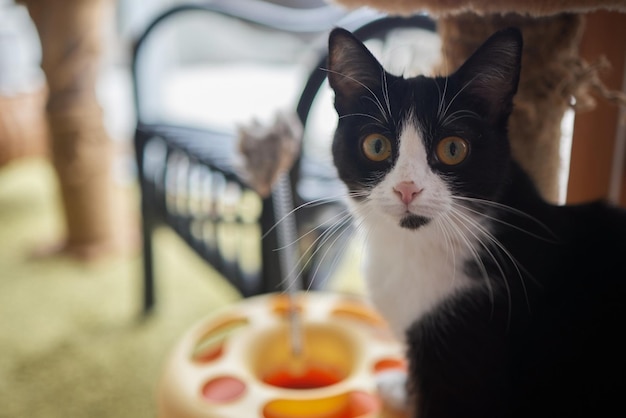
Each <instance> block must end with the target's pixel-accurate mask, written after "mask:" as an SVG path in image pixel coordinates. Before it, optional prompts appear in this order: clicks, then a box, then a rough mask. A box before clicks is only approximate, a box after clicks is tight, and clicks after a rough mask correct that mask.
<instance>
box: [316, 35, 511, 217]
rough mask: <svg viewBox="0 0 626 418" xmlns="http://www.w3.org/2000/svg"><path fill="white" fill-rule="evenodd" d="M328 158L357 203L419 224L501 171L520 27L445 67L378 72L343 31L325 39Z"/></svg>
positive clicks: (491, 187) (491, 183)
mask: <svg viewBox="0 0 626 418" xmlns="http://www.w3.org/2000/svg"><path fill="white" fill-rule="evenodd" d="M329 47H330V48H329V62H328V69H329V74H328V77H329V82H330V85H331V87H332V88H333V90H334V91H335V108H336V110H337V113H338V115H339V123H338V127H337V131H336V133H335V138H334V141H333V158H334V162H335V165H336V167H337V169H338V172H339V176H340V177H341V179H342V180H343V181H344V183H345V184H346V185H347V186H348V188H349V190H350V192H351V196H352V199H353V201H354V203H355V204H356V205H355V207H356V208H357V210H359V211H363V212H368V213H373V214H380V215H381V216H382V217H383V218H385V219H388V220H391V221H392V222H393V223H394V224H397V225H399V226H401V227H403V228H406V229H418V228H419V227H421V226H423V225H425V224H428V223H429V222H430V221H432V220H434V219H436V218H437V217H438V216H441V215H442V214H443V215H444V216H445V214H446V213H448V212H449V211H450V210H451V208H453V207H454V206H455V205H467V204H468V203H467V202H469V200H468V199H467V198H469V199H486V200H497V197H498V193H499V190H500V189H501V187H502V185H503V183H504V182H506V181H507V177H506V176H507V169H508V166H509V159H510V153H509V144H508V139H507V130H506V126H507V120H508V116H509V114H510V112H511V109H512V99H513V96H514V94H515V91H516V89H517V83H518V78H519V70H520V55H521V36H520V34H519V32H518V31H517V30H506V31H502V32H498V33H497V34H495V35H494V36H492V37H491V38H490V39H489V40H487V42H486V43H485V44H484V45H483V46H482V47H481V48H479V49H478V51H477V52H476V53H475V54H474V55H473V56H472V57H470V58H469V59H468V61H467V62H466V63H465V64H464V65H463V66H462V67H461V68H460V69H459V70H457V72H455V73H454V74H452V75H450V76H449V77H436V78H428V77H423V76H419V77H415V78H410V79H404V78H401V77H397V76H394V75H391V74H389V73H387V72H386V71H385V70H384V69H383V68H382V66H381V65H380V64H379V63H378V61H377V60H376V59H375V58H374V57H373V56H372V55H371V53H370V52H369V51H368V50H367V49H366V47H365V46H364V45H363V44H362V43H361V42H360V41H358V40H357V39H356V38H354V37H353V36H352V35H351V34H350V33H349V32H347V31H344V30H342V29H336V30H334V31H333V32H332V33H331V36H330V40H329Z"/></svg>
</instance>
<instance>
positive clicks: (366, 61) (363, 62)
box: [328, 28, 384, 114]
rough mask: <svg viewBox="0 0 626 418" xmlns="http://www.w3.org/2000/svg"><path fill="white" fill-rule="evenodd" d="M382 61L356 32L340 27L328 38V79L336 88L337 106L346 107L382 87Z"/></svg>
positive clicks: (341, 108)
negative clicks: (359, 38) (352, 32)
mask: <svg viewBox="0 0 626 418" xmlns="http://www.w3.org/2000/svg"><path fill="white" fill-rule="evenodd" d="M383 71H384V70H383V67H382V65H381V64H380V63H379V62H378V60H377V59H376V58H375V57H374V55H372V53H371V52H370V51H369V50H368V49H367V47H366V46H365V45H364V44H363V43H362V42H361V41H360V40H358V39H357V38H356V37H355V36H354V35H352V34H351V33H350V32H348V31H347V30H345V29H341V28H336V29H334V30H333V31H332V32H331V33H330V37H329V38H328V82H329V83H330V86H331V88H332V89H333V90H334V91H335V107H336V109H337V111H338V112H339V113H340V114H341V113H342V111H343V110H344V109H345V108H346V106H349V105H350V103H352V102H353V101H355V100H358V99H359V98H360V97H362V96H364V95H368V94H369V95H371V94H372V92H373V91H378V90H379V89H380V87H381V77H382V72H383Z"/></svg>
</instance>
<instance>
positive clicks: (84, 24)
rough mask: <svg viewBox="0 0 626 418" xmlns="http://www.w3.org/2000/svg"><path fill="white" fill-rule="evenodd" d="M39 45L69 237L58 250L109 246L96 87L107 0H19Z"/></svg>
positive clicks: (108, 180) (106, 166) (85, 252)
mask: <svg viewBox="0 0 626 418" xmlns="http://www.w3.org/2000/svg"><path fill="white" fill-rule="evenodd" d="M22 2H23V3H25V5H26V6H27V8H28V11H29V13H30V15H31V18H32V19H33V22H34V23H35V26H36V28H37V31H38V32H39V37H40V41H41V45H42V68H43V70H44V72H45V75H46V79H47V82H48V89H49V98H48V102H47V108H46V111H47V119H48V124H49V127H50V133H51V149H52V157H53V158H52V159H53V165H54V168H55V171H56V173H57V177H58V180H59V186H60V194H61V201H62V204H63V208H64V215H65V224H66V226H67V238H66V242H65V244H64V245H63V247H62V250H63V251H65V252H67V253H70V254H73V255H77V256H79V257H81V258H93V257H97V256H99V255H101V254H105V253H108V252H110V251H111V249H112V248H113V247H114V244H115V240H114V237H115V230H114V221H113V218H112V201H113V196H114V194H113V183H112V176H111V170H112V166H111V162H112V156H113V147H112V143H111V141H110V139H109V136H108V135H107V132H106V131H105V128H104V125H103V120H102V109H101V108H100V105H99V103H98V100H97V97H96V91H95V85H96V77H97V75H98V69H99V65H100V62H99V59H100V55H101V50H102V44H103V40H102V36H103V30H102V29H103V28H102V17H103V14H104V11H105V6H106V3H107V2H108V0H89V1H84V0H55V1H43V0H22Z"/></svg>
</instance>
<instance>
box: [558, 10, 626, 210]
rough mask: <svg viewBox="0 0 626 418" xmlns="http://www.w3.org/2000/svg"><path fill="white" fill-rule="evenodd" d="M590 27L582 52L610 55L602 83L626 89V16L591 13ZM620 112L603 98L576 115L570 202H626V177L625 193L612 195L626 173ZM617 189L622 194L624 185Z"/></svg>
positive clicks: (587, 56)
mask: <svg viewBox="0 0 626 418" xmlns="http://www.w3.org/2000/svg"><path fill="white" fill-rule="evenodd" d="M586 25H587V26H586V29H585V32H584V35H583V38H582V41H581V45H580V55H581V56H582V57H583V58H584V59H586V60H587V61H588V62H593V61H595V60H596V59H598V58H599V57H600V56H602V55H604V56H606V57H607V58H608V60H609V61H610V62H611V69H610V71H608V72H607V73H606V74H605V75H604V74H603V76H602V81H603V82H604V83H605V85H606V86H607V87H608V88H609V89H611V90H622V89H623V88H624V85H623V84H624V74H625V71H626V68H625V63H626V14H621V13H612V12H604V11H603V12H594V13H591V14H589V15H588V16H587V23H586ZM619 113H620V110H619V107H618V106H617V105H615V104H613V103H609V102H607V101H606V100H604V99H601V98H598V99H597V106H596V107H595V109H594V110H592V111H590V112H582V113H580V114H577V115H576V119H575V121H574V136H573V142H572V153H571V162H570V174H569V184H568V190H567V202H568V203H580V202H586V201H590V200H596V199H608V198H611V200H614V201H617V202H621V204H622V205H625V206H626V193H624V191H625V190H626V189H624V187H626V179H624V180H622V181H621V182H622V185H621V187H622V189H621V190H622V192H621V197H620V196H610V194H611V183H612V182H615V181H620V179H621V178H622V177H623V174H622V175H620V174H619V173H623V172H624V167H623V163H622V162H623V157H624V156H623V155H617V156H616V155H615V151H616V144H617V143H616V139H617V133H618V126H619V123H620V121H619ZM621 123H624V121H621ZM622 152H623V151H622ZM616 157H617V158H616ZM614 170H617V171H616V172H617V173H618V175H617V176H612V172H613V171H614ZM615 186H619V184H617V185H615ZM615 189H616V190H617V193H616V194H617V195H619V194H620V193H619V190H620V188H619V187H615Z"/></svg>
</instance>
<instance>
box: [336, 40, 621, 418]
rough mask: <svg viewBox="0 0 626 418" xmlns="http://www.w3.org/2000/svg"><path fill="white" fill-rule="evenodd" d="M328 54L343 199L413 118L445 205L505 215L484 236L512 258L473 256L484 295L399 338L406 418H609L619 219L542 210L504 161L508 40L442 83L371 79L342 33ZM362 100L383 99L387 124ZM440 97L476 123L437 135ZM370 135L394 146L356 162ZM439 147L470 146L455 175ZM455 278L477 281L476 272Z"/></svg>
mask: <svg viewBox="0 0 626 418" xmlns="http://www.w3.org/2000/svg"><path fill="white" fill-rule="evenodd" d="M329 42H330V54H329V70H330V72H329V81H330V83H331V86H332V87H333V89H334V90H335V94H336V100H335V107H336V109H337V112H338V114H339V116H340V120H339V124H338V127H337V132H336V136H335V140H334V143H333V155H334V159H335V164H336V166H337V169H338V171H339V175H340V177H341V178H342V179H343V181H344V182H345V183H346V184H347V185H348V187H349V188H350V189H351V190H360V191H367V190H368V189H369V188H371V187H372V185H373V184H376V182H377V181H379V180H380V179H381V178H382V176H384V174H385V173H386V172H388V171H389V170H390V169H391V167H393V164H394V161H395V160H396V159H397V152H398V144H397V135H398V133H399V131H400V129H401V125H400V124H401V123H402V121H403V120H405V119H406V117H407V116H408V115H409V112H412V115H413V117H414V118H415V119H416V121H417V126H421V127H422V129H423V132H422V134H423V137H424V141H425V145H426V148H427V150H429V153H430V155H431V157H430V160H429V164H430V166H431V168H432V169H433V170H434V171H436V172H439V173H441V176H442V177H444V178H445V179H446V180H447V181H448V182H449V184H450V185H451V187H453V188H454V189H455V192H456V193H458V194H459V195H462V196H469V197H476V198H481V199H487V200H490V201H494V202H497V203H499V204H502V205H507V206H509V207H511V208H515V211H510V210H498V209H495V208H491V209H490V211H489V215H490V216H493V217H497V218H498V219H499V221H498V222H494V223H493V225H494V226H493V227H494V228H495V229H494V232H493V233H494V236H495V238H496V239H497V240H498V241H499V242H500V243H501V245H502V247H503V248H505V249H506V251H508V253H509V254H510V257H509V256H508V255H505V254H504V252H503V251H502V249H501V248H500V247H494V248H491V249H490V251H491V253H492V254H488V252H487V251H485V250H483V252H482V254H481V256H482V260H483V262H484V264H485V266H486V268H487V271H488V273H489V277H490V278H491V279H492V280H491V283H490V287H489V286H486V285H484V286H476V287H473V288H472V289H471V290H468V291H464V292H460V293H458V294H456V295H454V296H453V297H450V298H448V299H446V300H445V301H444V302H443V303H441V304H440V306H438V307H437V308H436V309H435V310H433V311H431V312H430V313H428V314H427V315H426V316H424V317H422V318H420V319H419V320H417V321H416V322H415V323H414V324H413V325H412V327H411V328H410V329H409V330H407V336H408V342H409V350H408V358H409V362H410V387H411V390H412V391H413V392H414V394H415V395H416V396H415V397H416V399H417V401H416V405H415V406H414V409H415V411H416V416H418V417H420V418H439V417H441V418H444V417H465V418H468V417H481V418H488V417H606V416H613V415H621V414H622V413H623V412H622V411H623V407H624V406H623V403H622V401H623V400H624V399H626V342H625V341H626V339H625V338H624V335H622V331H623V330H624V329H626V325H625V321H626V300H625V296H626V262H625V259H626V214H625V213H624V212H623V211H622V210H620V209H617V208H613V207H610V206H608V205H606V204H604V203H602V202H595V203H590V204H586V205H579V206H554V205H550V204H548V203H546V202H545V201H544V200H543V199H542V198H541V197H540V195H539V194H538V192H537V190H536V189H535V187H534V185H533V184H532V182H531V180H530V179H529V177H528V176H527V174H526V173H524V171H523V170H522V169H521V168H520V167H519V166H518V165H517V164H516V163H515V161H513V160H512V158H511V156H510V150H509V144H508V139H507V138H508V136H507V120H508V116H509V114H510V112H511V110H512V99H513V96H514V94H515V92H516V89H517V83H518V78H519V70H520V57H521V48H522V43H521V35H520V33H519V31H517V30H515V29H509V30H505V31H501V32H499V33H496V34H495V35H494V36H492V37H491V38H490V39H489V40H487V41H486V43H485V45H483V46H482V47H481V48H480V49H479V50H478V51H477V52H476V53H475V54H474V55H473V56H472V57H471V58H470V59H469V60H468V61H467V62H466V64H464V66H462V67H461V68H460V69H459V70H458V71H457V72H455V73H454V74H452V75H451V76H450V77H449V78H444V77H437V78H427V77H421V76H420V77H416V78H411V79H403V78H401V77H396V76H392V75H391V74H388V73H384V77H383V73H382V71H384V70H382V67H381V66H380V64H378V62H377V61H376V60H375V59H374V57H373V56H372V55H371V54H370V53H369V52H368V51H367V50H366V49H365V47H364V46H363V45H362V44H361V43H360V42H359V41H358V40H356V39H355V38H354V37H353V36H352V35H351V34H349V33H348V32H346V31H344V30H342V29H336V30H335V31H333V33H332V34H331V37H330V41H329ZM357 81H358V82H357ZM444 92H445V95H444ZM371 93H373V94H375V95H376V96H378V97H385V95H387V94H388V97H389V107H390V110H391V112H390V115H387V119H385V118H384V115H383V114H381V113H382V111H381V109H380V106H379V105H377V103H375V101H374V100H372V99H371V97H372V96H371ZM442 95H444V96H445V102H446V103H450V102H452V105H451V107H450V109H449V110H448V114H451V113H452V112H455V111H462V110H464V109H468V110H471V111H472V112H475V113H476V114H477V115H478V117H463V118H458V119H455V120H449V121H448V122H447V123H445V124H444V123H443V121H442V120H438V117H437V111H438V108H439V103H440V99H441V96H442ZM453 98H454V100H452V99H453ZM385 108H386V104H385V103H383V110H385ZM364 115H375V116H376V119H378V120H374V119H372V118H371V117H367V116H364ZM373 132H378V133H383V134H385V135H386V136H387V137H389V138H390V139H392V147H393V150H392V156H391V158H390V159H389V160H387V161H383V162H378V163H373V162H371V161H369V160H367V159H366V158H365V157H364V156H363V155H362V154H360V153H359V151H358V150H359V149H360V147H359V145H358V144H359V141H361V139H362V138H364V137H365V136H367V135H368V134H370V133H373ZM450 135H456V136H461V137H463V138H465V139H467V140H468V142H469V144H470V151H469V156H468V158H467V159H466V160H465V161H463V162H462V163H461V164H459V165H458V166H446V165H445V164H442V163H441V162H439V161H438V160H437V158H436V157H435V152H434V147H435V146H436V144H437V142H438V140H440V139H441V138H443V137H445V136H450ZM555 140H557V138H555ZM475 209H477V210H481V211H485V207H484V206H476V207H475ZM420 222H425V221H424V220H421V221H420ZM415 229H416V231H415V233H416V234H419V233H420V231H419V229H418V228H415ZM494 254H495V256H496V257H497V260H498V263H495V262H494V261H493V257H492V255H494ZM622 257H624V258H625V259H622ZM511 258H513V259H514V260H515V261H516V263H513V262H512V260H511ZM520 266H521V267H520ZM466 269H467V271H468V272H469V273H470V275H472V276H474V277H475V278H476V280H477V281H480V280H483V278H482V275H481V274H480V272H479V271H478V270H479V268H478V265H477V264H476V263H473V264H468V265H467V266H466ZM398 292H402V289H398Z"/></svg>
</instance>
